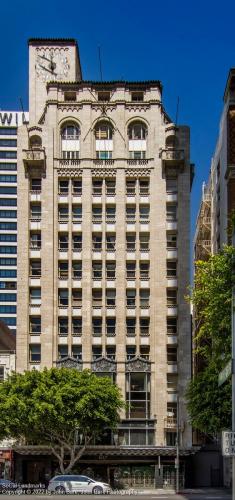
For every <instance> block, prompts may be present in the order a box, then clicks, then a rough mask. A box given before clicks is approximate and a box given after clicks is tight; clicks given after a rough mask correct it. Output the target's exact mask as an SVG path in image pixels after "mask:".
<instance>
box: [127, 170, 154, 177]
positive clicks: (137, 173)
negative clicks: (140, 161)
mask: <svg viewBox="0 0 235 500" xmlns="http://www.w3.org/2000/svg"><path fill="white" fill-rule="evenodd" d="M150 173H151V169H150V168H125V174H126V176H127V177H136V178H137V179H138V178H139V177H149V176H150Z"/></svg>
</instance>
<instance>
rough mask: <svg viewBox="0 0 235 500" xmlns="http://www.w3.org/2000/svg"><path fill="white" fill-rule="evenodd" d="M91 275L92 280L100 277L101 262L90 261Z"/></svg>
mask: <svg viewBox="0 0 235 500" xmlns="http://www.w3.org/2000/svg"><path fill="white" fill-rule="evenodd" d="M92 277H93V279H94V280H101V279H102V262H92Z"/></svg>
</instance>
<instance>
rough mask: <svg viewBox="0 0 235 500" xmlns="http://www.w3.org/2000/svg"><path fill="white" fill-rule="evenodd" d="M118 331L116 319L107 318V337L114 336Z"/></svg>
mask: <svg viewBox="0 0 235 500" xmlns="http://www.w3.org/2000/svg"><path fill="white" fill-rule="evenodd" d="M115 329H116V318H106V335H107V336H110V337H112V336H114V335H115Z"/></svg>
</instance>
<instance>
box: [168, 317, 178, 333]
mask: <svg viewBox="0 0 235 500" xmlns="http://www.w3.org/2000/svg"><path fill="white" fill-rule="evenodd" d="M167 333H168V334H171V335H176V334H177V318H172V317H169V318H167Z"/></svg>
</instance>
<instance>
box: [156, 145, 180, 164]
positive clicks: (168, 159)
mask: <svg viewBox="0 0 235 500" xmlns="http://www.w3.org/2000/svg"><path fill="white" fill-rule="evenodd" d="M160 156H161V158H162V160H163V161H164V163H165V164H170V165H175V164H180V165H182V164H183V163H184V160H185V155H184V150H183V149H162V151H161V153H160Z"/></svg>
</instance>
